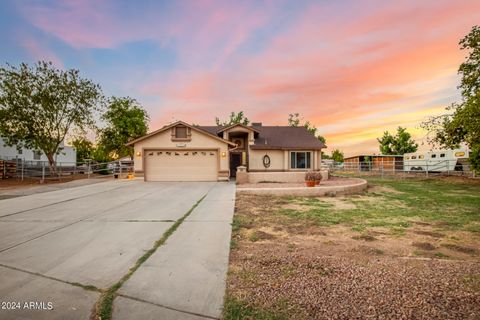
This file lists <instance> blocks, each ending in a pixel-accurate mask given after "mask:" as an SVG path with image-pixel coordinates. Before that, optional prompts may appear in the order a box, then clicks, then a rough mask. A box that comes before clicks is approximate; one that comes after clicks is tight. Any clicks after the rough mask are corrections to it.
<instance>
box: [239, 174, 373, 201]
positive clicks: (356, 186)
mask: <svg viewBox="0 0 480 320" xmlns="http://www.w3.org/2000/svg"><path fill="white" fill-rule="evenodd" d="M348 180H349V181H348V182H346V183H345V184H343V185H330V186H329V185H327V186H322V185H319V186H315V187H286V188H281V187H280V188H237V192H238V193H244V194H261V195H277V196H302V197H321V196H331V197H334V196H339V195H346V194H354V193H361V192H363V191H365V190H366V189H367V186H368V183H367V181H366V180H363V179H357V178H350V179H348ZM350 180H351V181H350Z"/></svg>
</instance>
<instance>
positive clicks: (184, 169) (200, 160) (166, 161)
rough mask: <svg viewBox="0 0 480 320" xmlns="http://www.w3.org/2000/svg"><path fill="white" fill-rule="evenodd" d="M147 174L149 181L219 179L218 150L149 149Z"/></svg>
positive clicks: (146, 160)
mask: <svg viewBox="0 0 480 320" xmlns="http://www.w3.org/2000/svg"><path fill="white" fill-rule="evenodd" d="M145 176H146V180H147V181H217V177H218V152H216V151H207V150H198V151H185V150H182V151H175V150H167V151H147V152H146V158H145Z"/></svg>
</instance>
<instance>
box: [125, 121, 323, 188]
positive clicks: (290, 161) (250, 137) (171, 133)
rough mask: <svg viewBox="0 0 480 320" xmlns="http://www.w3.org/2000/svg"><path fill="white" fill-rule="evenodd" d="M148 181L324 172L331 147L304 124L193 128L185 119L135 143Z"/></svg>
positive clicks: (137, 159) (138, 172)
mask: <svg viewBox="0 0 480 320" xmlns="http://www.w3.org/2000/svg"><path fill="white" fill-rule="evenodd" d="M127 145H133V147H134V150H135V151H134V163H135V173H136V175H137V176H138V175H143V176H144V179H145V180H146V181H219V180H229V179H230V178H231V177H235V175H236V171H237V167H238V166H243V167H245V168H246V170H247V172H268V173H270V172H271V173H273V172H303V171H306V170H319V169H320V165H321V150H322V148H325V145H324V144H323V143H322V142H320V141H319V140H318V139H317V138H315V137H314V136H313V135H311V134H310V133H309V132H308V131H307V130H306V129H305V128H304V127H289V126H262V124H261V123H253V124H252V125H251V126H244V125H240V124H237V125H232V126H227V127H225V126H193V125H190V124H187V123H185V122H183V121H178V122H175V123H173V124H170V125H167V126H165V127H163V128H161V129H159V130H157V131H154V132H152V133H149V134H147V135H145V136H143V137H140V138H138V139H135V140H133V141H130V142H129V143H128V144H127Z"/></svg>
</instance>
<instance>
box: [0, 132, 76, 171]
mask: <svg viewBox="0 0 480 320" xmlns="http://www.w3.org/2000/svg"><path fill="white" fill-rule="evenodd" d="M61 148H63V149H62V150H61V151H60V153H59V154H57V155H56V156H55V159H56V162H57V165H58V166H72V164H73V163H75V161H76V160H77V159H76V158H77V152H76V151H75V149H74V148H72V147H70V146H65V145H64V144H63V143H62V144H61ZM0 159H5V160H12V159H22V160H24V161H45V162H48V159H47V156H45V154H44V153H43V152H42V151H40V150H32V149H27V148H21V147H18V146H11V147H9V146H7V145H6V144H5V142H4V140H3V139H2V138H0Z"/></svg>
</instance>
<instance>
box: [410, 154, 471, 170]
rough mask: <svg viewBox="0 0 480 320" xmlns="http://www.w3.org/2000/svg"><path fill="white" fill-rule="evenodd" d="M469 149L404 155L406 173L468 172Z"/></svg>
mask: <svg viewBox="0 0 480 320" xmlns="http://www.w3.org/2000/svg"><path fill="white" fill-rule="evenodd" d="M468 156H469V151H468V149H466V148H465V149H445V150H432V151H428V152H412V153H405V154H404V155H403V170H404V171H433V172H445V171H466V170H468Z"/></svg>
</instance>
